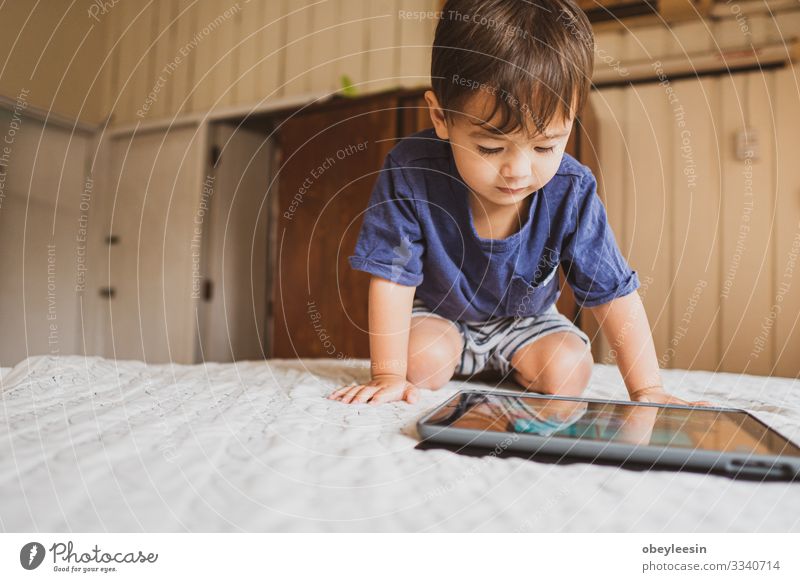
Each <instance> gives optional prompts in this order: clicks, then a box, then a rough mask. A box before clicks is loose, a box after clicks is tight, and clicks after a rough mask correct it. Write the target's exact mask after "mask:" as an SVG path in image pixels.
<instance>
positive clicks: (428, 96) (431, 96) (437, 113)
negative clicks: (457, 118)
mask: <svg viewBox="0 0 800 582" xmlns="http://www.w3.org/2000/svg"><path fill="white" fill-rule="evenodd" d="M425 101H427V103H428V111H430V114H431V121H432V122H433V128H434V129H435V130H436V135H437V136H438V137H439V139H450V133H449V132H448V130H447V120H446V119H445V117H444V111H443V110H442V108H441V106H440V105H439V100H438V99H437V98H436V93H434V92H433V91H425Z"/></svg>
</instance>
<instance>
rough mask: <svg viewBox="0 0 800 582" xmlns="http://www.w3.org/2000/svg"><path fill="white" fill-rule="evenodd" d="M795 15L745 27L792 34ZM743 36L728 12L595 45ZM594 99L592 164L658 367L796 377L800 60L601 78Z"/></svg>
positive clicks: (799, 344) (665, 46)
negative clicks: (690, 73) (741, 147)
mask: <svg viewBox="0 0 800 582" xmlns="http://www.w3.org/2000/svg"><path fill="white" fill-rule="evenodd" d="M798 16H800V15H798V14H797V13H794V14H791V15H786V16H782V17H781V18H779V19H776V20H775V21H771V20H768V19H765V18H764V19H759V20H751V21H750V23H749V26H750V29H751V30H753V31H758V37H759V39H761V40H769V39H776V38H780V37H781V36H784V37H789V36H796V35H797V34H798V33H799V32H800V18H799V17H798ZM778 27H780V28H778ZM712 33H713V35H712ZM737 35H738V37H737ZM750 39H752V40H753V42H756V39H755V38H753V36H750V37H749V38H744V37H743V36H742V29H740V28H739V27H738V26H737V25H736V23H735V22H728V23H724V25H723V26H721V27H718V28H717V29H716V30H713V31H708V30H706V29H705V28H704V24H703V23H691V24H687V25H681V26H676V27H674V28H673V29H672V30H667V29H664V28H650V29H634V30H631V31H630V32H614V33H609V34H607V35H601V36H599V37H598V46H600V47H603V48H604V49H605V51H606V53H604V54H605V55H613V56H614V58H616V59H619V60H620V61H622V62H623V63H624V62H633V61H636V60H637V59H642V58H647V55H648V54H649V55H651V58H652V55H654V54H662V55H663V54H670V53H671V54H681V51H683V50H686V51H687V52H692V51H696V50H707V51H713V50H714V47H715V44H714V43H715V42H726V44H727V45H728V46H731V45H735V43H736V42H737V41H738V42H749V41H750ZM591 106H592V108H593V111H594V114H595V115H596V117H597V125H598V137H597V139H596V143H594V144H590V147H591V149H592V150H593V151H592V155H593V156H594V157H596V162H593V163H592V164H591V165H593V166H596V167H597V172H596V173H597V175H598V179H599V181H600V182H601V186H600V191H601V194H602V195H603V196H604V198H605V201H606V205H607V208H608V214H609V217H610V221H611V224H612V226H613V228H614V230H615V232H616V233H617V236H618V240H619V242H620V244H621V246H622V248H623V249H624V252H625V254H626V256H627V257H628V258H629V260H630V262H631V263H632V265H633V266H634V268H636V269H637V270H638V272H639V275H640V278H641V280H642V283H643V289H642V295H643V296H644V302H645V305H646V308H647V312H648V316H649V318H650V321H651V325H652V327H653V330H654V331H653V333H654V338H655V341H656V347H657V352H658V355H659V358H660V360H661V363H662V366H663V367H670V368H672V367H674V368H691V369H707V370H724V371H729V372H748V373H755V374H770V375H783V376H792V377H794V376H797V375H798V373H800V360H799V359H798V356H800V328H798V325H797V320H798V314H799V313H800V294H798V289H800V280H795V279H796V277H797V275H800V270H799V267H798V265H796V264H795V262H796V260H797V258H798V250H800V168H798V164H797V162H796V157H797V151H798V145H800V143H798V141H800V140H799V138H798V135H797V128H798V127H800V74H799V73H798V70H797V65H795V66H794V67H787V68H782V69H776V70H767V71H759V70H756V71H752V72H742V73H734V74H732V75H722V76H717V77H704V78H701V79H699V80H698V79H684V80H678V81H671V82H667V83H659V82H654V83H647V84H640V85H634V86H632V87H626V88H607V89H602V90H599V91H597V92H595V93H594V94H593V95H592V99H591ZM745 127H749V128H752V129H754V130H756V131H757V132H758V150H759V155H758V157H757V158H751V159H745V160H740V159H737V157H736V155H735V137H736V134H737V131H739V130H740V129H743V128H745ZM597 346H598V348H597V351H596V354H595V355H596V357H597V359H599V360H600V361H606V362H611V361H613V358H611V357H610V355H609V346H608V345H607V344H605V343H604V342H597Z"/></svg>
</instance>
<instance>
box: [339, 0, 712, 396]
mask: <svg viewBox="0 0 800 582" xmlns="http://www.w3.org/2000/svg"><path fill="white" fill-rule="evenodd" d="M593 61H594V39H593V35H592V30H591V27H590V25H589V22H588V20H587V18H586V16H585V15H584V14H583V12H582V11H581V10H580V9H579V8H577V6H576V5H575V4H574V2H573V1H572V0H555V1H549V2H546V3H534V2H520V1H519V0H449V1H448V2H447V3H446V5H445V6H444V8H443V10H442V13H441V19H440V21H439V23H438V25H437V29H436V37H435V40H434V46H433V54H432V64H431V80H432V85H433V91H428V92H426V94H425V99H426V101H427V103H428V106H429V108H430V114H431V120H432V121H433V126H434V127H433V128H432V129H429V130H425V131H422V132H420V133H417V134H415V135H413V136H411V137H409V138H406V139H403V140H401V141H400V143H398V145H397V146H396V147H395V148H394V149H393V150H392V151H391V152H390V153H389V155H388V156H387V157H386V161H385V163H384V166H383V168H382V170H381V172H380V174H379V177H378V180H377V183H376V185H375V188H374V190H373V193H372V197H371V199H370V204H369V207H368V209H367V210H366V213H365V216H364V222H363V226H362V228H361V232H360V234H359V239H358V242H357V244H356V249H355V254H354V255H353V256H351V257H350V264H351V266H352V267H353V268H355V269H359V270H362V271H366V272H369V273H371V274H372V279H371V282H370V289H369V331H370V359H371V378H372V379H371V381H370V382H368V383H366V384H363V385H351V386H346V387H343V388H341V389H339V390H336V391H335V392H334V393H333V394H331V395H330V397H329V398H332V399H337V400H340V401H341V402H345V403H373V404H375V403H382V402H389V401H393V400H405V401H407V402H411V403H413V402H415V401H416V400H417V398H418V396H419V393H418V390H419V388H428V389H436V388H439V387H441V386H442V385H444V384H446V383H447V382H448V381H449V380H450V379H451V377H452V376H453V375H454V374H467V375H468V374H473V373H477V372H479V371H481V370H483V369H494V370H497V371H499V372H500V373H502V374H506V373H509V372H510V373H511V374H512V376H513V378H514V379H515V380H516V381H517V382H519V384H521V385H522V386H523V387H524V388H525V389H528V390H534V391H537V392H541V393H545V394H557V395H562V396H574V395H579V394H581V392H582V391H583V390H584V388H585V387H586V386H587V384H588V382H589V378H590V376H591V372H592V364H593V361H592V356H591V351H590V344H589V338H588V337H587V336H586V334H585V333H583V332H582V331H581V330H580V329H578V328H577V327H575V326H574V325H573V324H572V323H571V322H570V321H569V320H568V319H567V318H566V317H564V316H563V315H561V314H560V313H558V311H557V310H556V307H555V301H556V299H557V297H558V295H559V293H560V290H559V287H558V284H559V278H558V274H557V270H558V267H559V266H561V267H563V269H564V272H565V274H566V278H567V281H568V283H569V284H570V286H571V287H572V289H573V292H574V295H575V297H576V299H577V301H578V303H579V305H581V306H582V307H584V308H586V309H587V310H588V311H591V312H592V313H593V315H594V316H595V317H596V318H597V319H598V321H599V322H600V325H601V328H602V330H603V332H604V333H605V334H606V336H607V337H608V338H609V340H610V341H612V342H614V344H615V346H616V351H617V364H618V366H619V369H620V371H621V372H622V376H623V378H624V379H625V384H626V387H627V389H628V392H629V394H630V397H631V399H632V400H637V401H647V402H658V403H677V404H686V402H685V401H683V400H681V399H679V398H676V397H674V396H670V395H669V394H667V393H665V392H664V390H663V388H662V385H661V379H660V375H659V368H658V362H657V359H656V354H655V348H654V346H653V341H652V336H651V334H650V328H649V324H648V321H647V316H646V314H645V311H644V307H643V305H642V302H641V300H640V298H639V295H638V293H637V292H636V290H637V288H638V287H639V280H638V277H637V274H636V272H635V271H633V270H631V268H630V267H629V266H628V264H627V263H626V261H625V259H624V258H623V257H622V255H621V253H620V251H619V248H618V247H617V244H616V242H615V240H614V236H613V233H612V231H611V228H610V227H609V225H608V222H607V220H606V213H605V210H604V208H603V205H602V203H601V201H600V199H599V197H598V196H597V193H596V188H597V183H596V180H595V178H594V176H593V175H592V173H591V171H590V170H589V168H587V167H586V166H584V165H582V164H580V163H579V162H577V161H576V160H575V159H574V158H573V157H571V156H570V155H568V154H565V153H564V148H565V147H566V143H567V139H568V137H569V134H570V132H571V131H572V128H573V123H574V121H575V117H576V115H577V114H578V112H580V110H581V109H582V107H583V105H584V103H585V102H586V99H587V96H588V92H589V86H590V81H591V76H592V69H593ZM694 404H700V403H694Z"/></svg>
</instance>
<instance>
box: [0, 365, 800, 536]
mask: <svg viewBox="0 0 800 582" xmlns="http://www.w3.org/2000/svg"><path fill="white" fill-rule="evenodd" d="M367 377H368V370H367V362H366V361H354V362H349V363H344V362H338V361H333V360H303V361H296V360H291V361H289V360H272V361H267V362H241V363H238V364H225V365H222V364H207V365H198V366H180V365H160V366H153V365H151V366H148V365H145V364H143V363H141V362H129V361H124V362H123V361H116V362H115V361H112V360H104V359H101V358H83V357H77V356H74V357H61V358H54V357H50V356H37V357H32V358H28V359H27V360H25V361H23V362H21V363H20V364H18V365H17V366H16V367H14V368H13V370H11V371H9V372H6V373H5V374H3V375H2V377H1V378H2V380H1V382H2V398H3V406H2V422H0V431H1V432H0V528H2V530H4V531H26V532H30V531H37V530H38V531H54V532H69V531H98V530H99V531H104V530H108V531H153V532H155V531H184V530H189V531H240V530H244V531H657V532H665V531H689V532H694V531H781V532H783V531H800V484H786V483H758V482H748V481H734V480H731V479H727V478H724V477H716V476H706V475H699V474H690V473H670V472H662V471H643V472H637V471H630V470H625V469H619V468H616V467H607V466H605V467H601V466H594V465H591V464H572V465H556V464H541V463H536V462H531V461H526V460H523V459H514V458H510V459H500V458H494V457H483V458H478V457H466V456H461V455H456V454H453V453H450V452H447V451H443V450H429V451H421V450H415V449H414V446H415V445H416V444H417V442H418V441H417V435H416V430H415V427H414V425H415V422H416V420H417V419H418V418H419V417H420V416H421V415H422V414H423V413H424V412H426V411H427V410H429V409H430V408H432V407H433V406H435V405H437V404H439V403H440V402H442V401H443V400H445V399H446V398H447V397H448V396H450V395H451V394H453V393H454V392H455V391H456V390H457V389H458V388H459V387H461V386H460V385H459V384H457V383H455V382H451V383H450V384H449V385H448V386H446V387H445V388H443V389H442V390H439V391H436V392H430V391H423V392H424V394H423V397H422V398H421V400H420V401H419V402H418V403H417V404H415V405H413V406H412V405H408V404H405V403H392V404H387V405H383V406H372V405H365V404H362V405H346V404H342V403H339V402H334V401H329V400H326V399H325V396H326V395H327V394H328V393H329V392H330V391H331V390H333V389H334V388H335V387H337V386H338V385H340V384H341V383H345V382H349V381H350V380H353V379H359V380H363V379H366V378H367ZM664 377H665V380H666V382H667V385H668V387H669V388H671V389H672V390H674V391H675V392H677V393H678V394H680V395H683V396H686V397H691V398H706V399H710V400H714V401H716V402H718V403H720V404H726V405H731V406H736V407H743V408H748V409H749V410H751V411H753V412H754V413H755V414H756V415H757V416H758V417H760V418H762V419H763V420H765V421H767V422H768V423H770V424H771V425H773V426H774V427H775V428H777V429H778V430H780V431H782V432H784V434H786V435H787V436H789V437H790V438H793V439H794V440H800V386H799V385H798V382H797V381H792V380H787V379H777V378H762V377H755V376H740V375H733V374H712V373H706V372H691V373H687V372H683V371H665V372H664ZM588 395H590V396H595V397H615V398H624V397H625V392H624V388H623V385H622V382H621V379H620V377H619V373H618V372H617V370H616V368H613V367H608V366H599V365H598V366H597V367H596V369H595V373H594V377H593V383H592V386H591V388H590V390H589V392H588Z"/></svg>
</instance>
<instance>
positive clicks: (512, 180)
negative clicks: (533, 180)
mask: <svg viewBox="0 0 800 582" xmlns="http://www.w3.org/2000/svg"><path fill="white" fill-rule="evenodd" d="M500 176H501V177H502V178H503V179H504V180H505V181H506V182H508V183H509V184H510V186H508V187H509V188H513V187H515V185H516V184H518V183H519V182H520V181H523V180H527V179H528V178H530V176H531V161H530V159H528V156H525V155H521V154H517V155H514V156H513V157H511V158H509V159H506V160H505V161H504V163H503V166H502V167H501V168H500Z"/></svg>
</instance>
